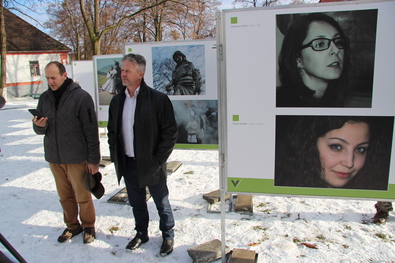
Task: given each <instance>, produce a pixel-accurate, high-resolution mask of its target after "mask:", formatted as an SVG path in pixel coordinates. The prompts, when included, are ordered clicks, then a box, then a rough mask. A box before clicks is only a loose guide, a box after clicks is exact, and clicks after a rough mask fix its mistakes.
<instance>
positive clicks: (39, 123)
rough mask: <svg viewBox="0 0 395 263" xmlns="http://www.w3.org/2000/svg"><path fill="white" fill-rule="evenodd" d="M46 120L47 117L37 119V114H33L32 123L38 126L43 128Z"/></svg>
mask: <svg viewBox="0 0 395 263" xmlns="http://www.w3.org/2000/svg"><path fill="white" fill-rule="evenodd" d="M47 120H48V117H41V118H40V119H37V116H34V118H33V123H34V125H36V126H38V127H42V128H44V127H45V126H46V125H47Z"/></svg>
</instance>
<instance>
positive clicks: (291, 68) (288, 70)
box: [278, 13, 350, 102]
mask: <svg viewBox="0 0 395 263" xmlns="http://www.w3.org/2000/svg"><path fill="white" fill-rule="evenodd" d="M315 21H322V22H325V23H328V24H330V25H331V26H333V27H334V28H335V29H336V30H337V31H338V32H339V34H340V36H341V37H346V35H345V34H344V31H343V30H342V28H341V27H340V25H339V24H338V23H337V22H336V20H335V19H333V18H332V17H331V16H328V15H326V14H323V13H311V14H307V15H302V16H300V17H299V18H298V19H297V20H296V21H295V22H294V23H293V24H292V25H291V26H290V27H289V29H288V31H287V32H286V34H285V37H284V40H283V43H282V47H281V51H280V55H279V59H278V65H279V77H280V81H281V84H282V86H285V87H287V88H291V89H293V90H294V92H296V93H298V94H300V95H301V96H307V97H309V96H312V95H313V94H314V91H313V90H311V89H309V88H308V87H306V85H305V84H304V83H303V80H302V77H301V75H300V72H299V69H298V67H297V63H296V61H297V58H299V57H300V55H301V47H302V44H303V41H304V40H305V39H306V36H307V34H308V31H309V28H310V25H311V23H312V22H315ZM349 61H350V50H349V49H345V50H344V61H343V71H342V74H341V76H340V78H339V79H337V80H332V81H330V82H329V85H328V88H327V90H326V93H325V95H324V98H323V99H324V100H332V101H333V100H334V101H337V102H343V101H344V94H345V92H346V88H347V86H348V64H349Z"/></svg>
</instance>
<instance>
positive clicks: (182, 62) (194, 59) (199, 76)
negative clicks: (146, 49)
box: [152, 45, 206, 95]
mask: <svg viewBox="0 0 395 263" xmlns="http://www.w3.org/2000/svg"><path fill="white" fill-rule="evenodd" d="M152 69H153V83H154V88H155V89H156V90H159V91H161V92H163V93H166V94H167V95H204V94H205V93H206V85H205V84H206V83H205V52H204V45H185V46H166V47H153V48H152Z"/></svg>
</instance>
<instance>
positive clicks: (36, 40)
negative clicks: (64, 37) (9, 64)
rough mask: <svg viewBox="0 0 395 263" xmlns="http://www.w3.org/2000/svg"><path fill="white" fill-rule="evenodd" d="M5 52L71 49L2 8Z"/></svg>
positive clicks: (67, 50)
mask: <svg viewBox="0 0 395 263" xmlns="http://www.w3.org/2000/svg"><path fill="white" fill-rule="evenodd" d="M4 19H5V31H6V34H7V52H10V51H11V52H26V51H63V52H70V51H71V49H70V48H69V47H67V46H66V45H64V44H62V43H60V42H59V41H57V40H56V39H54V38H52V37H50V36H48V35H47V34H45V33H44V32H42V31H41V30H39V29H38V28H36V27H34V26H32V25H31V24H29V23H28V22H26V21H25V20H23V19H21V18H20V17H18V16H17V15H15V14H14V13H12V12H11V11H9V10H8V9H6V8H4Z"/></svg>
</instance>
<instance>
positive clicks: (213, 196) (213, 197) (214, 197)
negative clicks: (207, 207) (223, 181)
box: [203, 189, 230, 204]
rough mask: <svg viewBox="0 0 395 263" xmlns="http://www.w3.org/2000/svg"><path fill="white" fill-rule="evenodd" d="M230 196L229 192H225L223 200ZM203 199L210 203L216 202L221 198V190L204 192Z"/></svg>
mask: <svg viewBox="0 0 395 263" xmlns="http://www.w3.org/2000/svg"><path fill="white" fill-rule="evenodd" d="M229 198H230V194H225V200H227V199H229ZM203 199H204V200H206V201H207V202H209V203H210V204H214V203H218V202H219V201H220V200H221V191H220V190H219V189H218V190H215V191H212V192H210V193H207V194H204V195H203Z"/></svg>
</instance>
